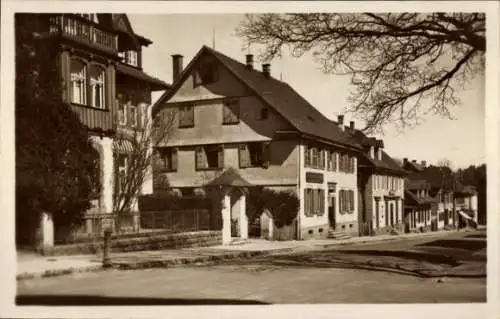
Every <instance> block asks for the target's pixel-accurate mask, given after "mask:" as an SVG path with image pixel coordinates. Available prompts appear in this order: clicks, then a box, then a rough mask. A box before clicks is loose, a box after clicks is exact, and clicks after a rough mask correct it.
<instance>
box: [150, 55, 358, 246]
mask: <svg viewBox="0 0 500 319" xmlns="http://www.w3.org/2000/svg"><path fill="white" fill-rule="evenodd" d="M182 59H183V58H182V56H180V55H174V56H172V63H173V70H174V73H173V76H174V83H173V85H172V89H171V90H169V91H168V92H166V93H165V94H164V95H163V96H162V97H161V98H160V99H159V100H158V102H157V103H156V104H155V105H154V107H153V116H154V117H155V119H156V118H160V119H161V118H166V117H172V118H173V119H174V127H175V130H174V131H173V132H172V134H169V136H168V139H165V140H164V141H161V143H160V147H158V149H157V150H156V156H157V159H156V161H155V164H154V168H153V169H154V177H155V186H157V187H164V188H169V189H173V190H176V191H177V192H180V193H182V194H192V193H193V192H202V191H203V188H204V186H206V185H209V184H211V183H212V182H213V181H214V180H215V181H220V180H226V181H227V180H228V178H226V179H225V178H222V177H221V176H226V177H227V176H232V177H231V178H229V180H230V182H229V184H230V185H226V186H231V188H230V190H229V191H228V192H229V193H228V194H226V195H227V196H225V197H224V207H225V208H223V216H222V218H223V225H227V224H230V223H233V222H237V223H239V224H240V225H243V226H242V227H240V228H239V229H240V231H239V233H238V234H234V233H233V234H232V235H231V236H233V237H246V236H248V232H247V231H246V230H245V229H244V228H245V227H246V226H247V224H248V221H247V220H245V218H246V217H245V214H244V213H242V212H244V210H245V204H244V192H241V190H240V189H238V188H241V187H239V186H241V185H244V186H249V185H250V186H265V187H268V188H270V189H274V190H278V191H289V192H293V193H295V194H296V195H297V197H298V198H299V200H300V209H299V212H298V214H297V217H296V221H297V225H298V227H297V228H298V229H297V230H298V232H297V238H298V239H307V238H322V237H326V236H327V234H328V231H329V229H336V230H339V231H343V232H348V233H351V234H358V191H357V190H358V182H357V170H358V169H357V166H358V159H359V158H360V157H361V156H363V148H362V147H361V145H360V144H359V143H357V142H356V141H355V139H354V138H353V137H352V136H351V135H350V134H348V133H347V132H345V131H344V129H343V124H340V125H339V123H335V122H333V121H330V120H328V119H327V118H326V117H324V116H323V115H322V114H321V113H320V112H319V111H317V110H316V109H315V108H314V107H313V106H312V105H311V104H310V103H309V102H307V101H306V100H305V99H304V98H303V97H302V96H301V95H300V94H298V93H297V92H296V91H295V90H294V89H293V88H292V87H291V86H290V85H288V84H287V83H285V82H282V81H279V80H277V79H275V78H273V77H272V76H271V71H270V67H271V66H270V64H263V65H262V70H257V69H256V68H254V62H253V56H252V55H250V54H249V55H247V56H246V63H241V62H238V61H236V60H234V59H232V58H230V57H228V56H226V55H224V54H222V53H220V52H217V51H215V50H213V49H211V48H209V47H206V46H204V47H202V49H201V50H200V51H199V52H198V53H197V54H196V55H195V57H194V58H193V59H192V61H191V62H190V63H189V64H188V65H187V67H186V68H184V67H183V63H182ZM250 222H251V221H250ZM224 229H227V227H226V226H223V241H226V242H227V241H230V240H231V238H228V237H229V235H228V234H227V233H226V231H227V230H224Z"/></svg>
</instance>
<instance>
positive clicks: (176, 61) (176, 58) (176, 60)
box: [172, 54, 183, 82]
mask: <svg viewBox="0 0 500 319" xmlns="http://www.w3.org/2000/svg"><path fill="white" fill-rule="evenodd" d="M182 58H183V56H182V55H180V54H174V55H172V74H173V82H177V80H178V79H179V77H180V75H181V73H182V68H183V66H182Z"/></svg>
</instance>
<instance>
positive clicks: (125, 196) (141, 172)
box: [113, 107, 175, 216]
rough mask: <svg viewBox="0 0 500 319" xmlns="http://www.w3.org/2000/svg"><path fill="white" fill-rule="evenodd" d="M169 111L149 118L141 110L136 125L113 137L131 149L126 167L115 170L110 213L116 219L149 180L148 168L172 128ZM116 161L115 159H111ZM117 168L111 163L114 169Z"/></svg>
mask: <svg viewBox="0 0 500 319" xmlns="http://www.w3.org/2000/svg"><path fill="white" fill-rule="evenodd" d="M174 112H175V111H174V110H173V109H166V110H164V111H162V112H161V113H160V114H159V115H157V116H155V118H154V120H152V119H151V110H150V108H149V107H148V108H146V109H144V110H143V114H142V116H141V118H142V119H143V120H142V121H141V123H139V125H136V126H135V127H130V128H128V129H122V130H119V131H118V132H117V134H116V137H115V142H117V143H130V145H131V146H132V147H131V150H130V151H129V152H128V153H127V154H126V158H127V165H126V167H125V170H124V171H123V172H122V174H120V172H118V171H116V172H115V176H116V177H117V182H116V183H115V191H114V198H113V212H114V213H115V214H117V215H118V216H120V215H123V214H124V213H128V212H130V211H131V210H132V207H133V205H134V204H135V202H136V200H137V196H138V195H139V194H141V191H142V186H143V184H144V183H145V181H146V180H147V179H149V178H152V174H153V170H152V165H153V164H154V162H155V161H157V160H159V156H160V154H159V152H160V151H159V150H158V149H159V148H160V146H161V145H164V143H167V141H168V138H169V137H170V136H171V134H172V132H173V129H174V128H175V127H174V119H175V114H174ZM115 160H116V158H115ZM117 168H118V165H117V164H115V169H117Z"/></svg>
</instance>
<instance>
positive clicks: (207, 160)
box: [195, 145, 224, 170]
mask: <svg viewBox="0 0 500 319" xmlns="http://www.w3.org/2000/svg"><path fill="white" fill-rule="evenodd" d="M195 153H196V154H195V156H196V169H197V170H203V169H219V168H223V167H224V148H223V146H222V145H205V146H198V147H196V152H195Z"/></svg>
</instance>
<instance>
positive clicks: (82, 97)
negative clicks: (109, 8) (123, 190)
mask: <svg viewBox="0 0 500 319" xmlns="http://www.w3.org/2000/svg"><path fill="white" fill-rule="evenodd" d="M38 17H39V18H40V19H41V21H42V23H41V24H40V28H39V30H37V32H38V33H39V34H40V38H41V39H42V41H43V42H41V43H42V44H41V45H43V46H45V48H48V49H49V51H50V52H51V54H52V55H53V56H54V63H55V64H54V66H55V67H57V68H58V69H59V76H60V79H61V81H62V85H61V89H62V90H61V92H62V96H61V98H62V101H63V102H65V104H67V106H68V107H69V108H71V109H72V110H73V111H74V112H76V113H77V114H78V116H79V118H80V120H81V122H82V123H83V124H84V125H85V126H86V127H87V128H88V134H89V135H90V137H91V139H92V141H93V144H94V146H95V148H96V149H97V150H98V152H99V155H100V171H101V193H100V196H99V198H98V199H97V200H96V201H95V202H94V203H93V206H94V207H93V208H91V209H90V211H89V213H112V211H113V195H114V192H116V191H120V190H119V189H120V185H119V183H118V182H117V177H118V175H119V174H120V172H122V171H124V168H125V167H126V165H127V152H129V151H130V148H131V144H130V143H126V142H123V141H122V142H120V143H117V136H118V135H120V136H127V135H130V132H131V131H132V130H134V129H141V127H142V125H143V123H145V122H146V121H147V120H148V118H149V117H150V112H149V111H148V106H149V105H150V104H151V92H152V91H156V90H165V89H167V88H168V87H169V85H167V84H166V83H164V82H163V81H161V80H159V79H156V78H153V77H151V76H149V75H147V74H146V73H145V72H144V71H143V70H142V49H143V47H145V46H148V45H150V44H151V43H152V42H151V41H150V40H148V39H146V38H144V37H142V36H140V35H137V34H135V33H134V31H133V29H132V26H131V25H130V22H129V20H128V18H127V16H126V15H125V14H46V15H38ZM47 67H48V68H50V66H47ZM143 191H144V192H146V193H147V192H151V191H152V182H151V181H148V182H147V183H145V185H143Z"/></svg>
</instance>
